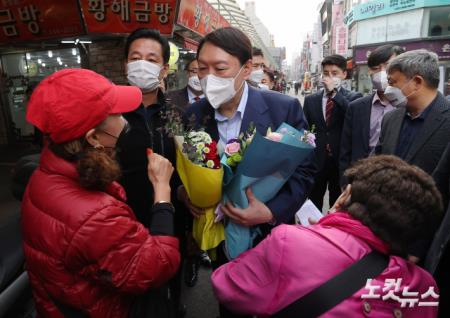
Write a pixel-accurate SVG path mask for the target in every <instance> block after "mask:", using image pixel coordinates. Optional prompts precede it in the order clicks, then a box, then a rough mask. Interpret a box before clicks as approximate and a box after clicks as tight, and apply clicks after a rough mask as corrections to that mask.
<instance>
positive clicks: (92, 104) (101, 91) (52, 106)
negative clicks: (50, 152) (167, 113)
mask: <svg viewBox="0 0 450 318" xmlns="http://www.w3.org/2000/svg"><path fill="white" fill-rule="evenodd" d="M141 102H142V93H141V90H140V89H139V88H138V87H135V86H119V85H114V84H113V83H111V82H110V81H109V80H108V79H106V78H105V77H103V76H101V75H100V74H97V73H95V72H93V71H90V70H86V69H65V70H62V71H58V72H55V73H53V74H52V75H50V76H48V77H47V78H45V79H44V80H43V81H42V82H41V83H40V84H39V85H38V86H37V87H36V89H35V90H34V92H33V94H32V95H31V99H30V101H29V103H28V106H27V120H28V121H29V122H30V123H31V124H33V125H35V126H36V127H37V128H39V129H40V130H41V131H42V132H43V133H44V134H49V135H50V138H51V139H52V141H54V142H55V143H63V142H66V141H70V140H75V139H77V138H80V137H81V136H83V135H84V134H86V132H88V131H89V130H90V129H92V128H94V127H96V126H98V125H99V124H100V123H101V122H102V121H104V120H105V119H106V117H108V116H109V115H113V114H121V113H126V112H130V111H133V110H135V109H136V108H137V107H138V106H139V105H140V104H141Z"/></svg>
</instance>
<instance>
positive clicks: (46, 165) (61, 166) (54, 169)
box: [39, 147, 126, 202]
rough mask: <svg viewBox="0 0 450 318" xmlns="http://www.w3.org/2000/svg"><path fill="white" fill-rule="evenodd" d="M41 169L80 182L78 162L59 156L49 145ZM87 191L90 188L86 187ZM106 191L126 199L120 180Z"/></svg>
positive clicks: (115, 196)
mask: <svg viewBox="0 0 450 318" xmlns="http://www.w3.org/2000/svg"><path fill="white" fill-rule="evenodd" d="M39 169H40V170H42V171H43V172H45V173H47V174H55V175H60V176H64V177H66V178H68V179H71V180H73V181H75V182H76V183H77V184H79V181H78V180H79V174H78V172H77V167H76V164H75V163H74V162H70V161H67V160H64V159H62V158H60V157H58V156H57V155H56V154H54V153H53V151H51V150H50V149H48V147H45V148H44V150H42V154H41V160H40V164H39ZM80 187H81V185H80ZM86 191H89V190H87V189H86ZM104 192H106V193H107V194H109V195H111V196H113V197H114V198H116V199H117V200H120V201H124V202H125V201H126V194H125V190H124V189H123V187H122V186H121V185H120V184H119V183H118V182H115V181H114V182H112V183H111V184H110V185H109V186H108V187H107V188H106V189H105V191H104Z"/></svg>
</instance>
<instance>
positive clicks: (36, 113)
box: [22, 69, 180, 317]
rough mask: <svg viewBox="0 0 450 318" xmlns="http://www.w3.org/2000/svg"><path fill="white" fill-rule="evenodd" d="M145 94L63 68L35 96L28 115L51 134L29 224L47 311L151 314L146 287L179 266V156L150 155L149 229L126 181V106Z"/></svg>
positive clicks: (31, 265) (31, 191)
mask: <svg viewBox="0 0 450 318" xmlns="http://www.w3.org/2000/svg"><path fill="white" fill-rule="evenodd" d="M141 99H142V94H141V91H140V89H139V88H137V87H133V86H116V85H114V84H112V83H111V82H110V81H108V80H107V79H106V78H104V77H102V76H101V75H98V74H97V73H94V72H92V71H89V70H82V69H67V70H63V71H59V72H56V73H54V74H53V75H51V76H49V77H47V78H46V79H45V80H44V81H42V83H41V84H40V85H39V86H38V87H37V88H36V90H35V91H34V93H33V95H32V96H31V100H30V102H29V104H28V111H27V120H28V121H29V122H30V123H32V124H33V125H35V126H36V127H38V128H39V129H40V130H41V131H42V132H43V133H44V134H45V135H46V136H47V137H46V140H47V146H46V147H45V149H44V150H43V152H42V155H41V162H40V166H39V168H38V169H37V170H36V172H35V173H34V174H33V176H32V177H31V179H30V182H29V184H28V187H27V190H26V192H25V195H24V199H23V206H22V211H23V220H22V231H23V240H24V251H25V258H26V267H27V271H28V274H29V277H30V281H31V286H32V289H33V296H34V299H35V302H36V307H37V311H38V314H39V315H41V316H43V317H64V316H70V315H69V314H70V313H73V312H75V313H76V314H77V315H78V316H77V317H79V316H80V317H81V316H89V317H129V316H132V315H139V316H140V317H144V316H145V309H143V308H142V305H145V304H143V302H140V301H138V300H137V299H138V297H137V296H136V295H139V294H144V293H146V292H147V291H148V290H149V288H152V287H158V286H161V285H162V284H164V283H165V282H166V281H167V280H168V279H169V278H170V277H171V276H173V275H174V274H175V273H176V271H177V269H178V266H179V261H180V256H179V251H178V240H177V239H176V238H174V237H173V234H174V229H173V214H174V212H175V211H174V209H173V205H172V204H171V202H170V186H169V181H170V178H171V175H172V173H173V167H172V165H171V164H170V163H169V161H168V160H166V159H164V158H163V157H161V156H159V155H157V154H152V153H149V155H148V162H149V164H148V177H149V179H150V181H151V183H152V184H153V189H154V205H153V207H152V209H151V211H148V213H149V214H150V215H151V217H150V218H149V219H150V224H148V225H147V226H148V228H149V230H147V229H146V228H145V227H144V225H142V224H141V223H140V222H137V221H136V218H135V216H134V214H133V212H132V211H131V209H130V208H129V207H128V206H127V205H126V204H125V203H124V201H125V192H124V190H123V188H122V187H121V186H120V185H119V184H118V183H117V182H116V180H117V179H118V178H119V176H120V168H119V165H118V164H117V162H116V160H115V158H114V152H115V151H114V149H115V148H116V147H117V146H120V141H121V139H122V136H123V135H124V134H125V133H126V130H127V129H126V126H127V123H126V121H125V120H124V118H123V117H122V116H121V115H120V114H121V113H124V112H129V111H132V110H134V109H135V108H137V107H138V106H139V104H140V103H141ZM149 231H150V233H149ZM146 294H148V293H146ZM136 313H138V314H136Z"/></svg>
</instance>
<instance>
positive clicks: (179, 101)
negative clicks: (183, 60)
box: [167, 58, 205, 109]
mask: <svg viewBox="0 0 450 318" xmlns="http://www.w3.org/2000/svg"><path fill="white" fill-rule="evenodd" d="M185 70H186V72H187V73H188V76H189V79H188V83H187V85H186V87H184V88H182V89H179V90H175V91H171V92H168V93H167V98H168V99H169V100H170V103H172V104H173V105H176V106H177V107H178V108H180V109H186V108H187V107H189V106H190V105H191V104H192V103H195V102H197V101H199V100H200V99H202V98H203V97H205V96H204V95H203V91H202V87H201V86H200V80H199V79H198V75H197V73H198V62H197V60H196V59H195V58H193V59H191V60H190V61H188V63H187V64H186V68H185Z"/></svg>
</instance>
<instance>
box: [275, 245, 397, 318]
mask: <svg viewBox="0 0 450 318" xmlns="http://www.w3.org/2000/svg"><path fill="white" fill-rule="evenodd" d="M388 264H389V258H388V257H387V256H386V255H384V254H381V253H380V252H378V251H375V250H373V251H372V252H370V253H369V254H367V255H366V256H364V257H363V258H362V259H360V260H359V261H357V262H355V263H353V264H352V265H350V266H349V267H348V268H346V269H344V270H343V271H342V272H340V273H339V274H338V275H336V276H334V277H333V278H331V279H330V280H328V281H326V282H325V283H323V284H322V285H320V286H319V287H317V288H316V289H314V290H312V291H310V292H309V293H308V294H306V295H304V296H302V297H301V298H299V299H297V300H296V301H295V302H293V303H291V304H290V305H288V306H287V307H285V308H283V309H282V310H280V311H279V312H277V313H276V314H274V315H273V316H272V317H273V318H298V317H301V318H316V317H319V316H320V315H322V314H324V313H325V312H327V311H328V310H330V309H332V308H333V307H335V306H337V305H338V304H340V303H341V302H342V301H344V300H345V299H347V298H348V297H350V296H351V295H353V294H354V293H356V292H357V291H358V290H360V289H361V288H363V287H364V286H365V285H366V282H367V279H368V278H374V277H376V276H378V275H380V274H381V273H382V272H383V271H384V269H386V267H387V266H388Z"/></svg>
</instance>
